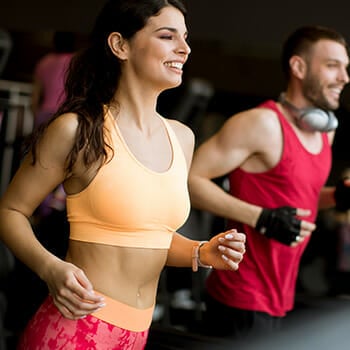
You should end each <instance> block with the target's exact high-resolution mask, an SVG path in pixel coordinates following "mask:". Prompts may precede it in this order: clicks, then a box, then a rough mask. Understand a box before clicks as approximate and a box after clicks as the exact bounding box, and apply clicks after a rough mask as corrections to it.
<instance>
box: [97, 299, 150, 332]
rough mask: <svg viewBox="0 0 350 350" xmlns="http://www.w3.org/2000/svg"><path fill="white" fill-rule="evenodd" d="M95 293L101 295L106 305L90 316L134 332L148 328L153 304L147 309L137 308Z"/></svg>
mask: <svg viewBox="0 0 350 350" xmlns="http://www.w3.org/2000/svg"><path fill="white" fill-rule="evenodd" d="M96 294H98V295H101V296H103V298H104V302H105V304H106V306H104V307H103V308H101V309H100V310H98V311H96V312H94V313H92V314H91V315H92V316H94V317H96V318H98V319H100V320H102V321H105V322H108V323H110V324H113V325H114V326H117V327H120V328H124V329H127V330H130V331H134V332H142V331H145V330H147V329H149V327H150V325H151V322H152V316H153V310H154V305H153V306H152V307H150V308H148V309H137V308H135V307H132V306H129V305H126V304H123V303H121V302H120V301H117V300H115V299H112V298H109V297H107V296H106V295H104V294H102V293H99V292H96Z"/></svg>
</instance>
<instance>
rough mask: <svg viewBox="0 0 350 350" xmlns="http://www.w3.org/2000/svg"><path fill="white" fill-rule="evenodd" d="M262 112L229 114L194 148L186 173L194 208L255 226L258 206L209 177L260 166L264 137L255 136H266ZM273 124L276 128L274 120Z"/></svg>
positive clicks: (213, 177) (252, 111)
mask: <svg viewBox="0 0 350 350" xmlns="http://www.w3.org/2000/svg"><path fill="white" fill-rule="evenodd" d="M264 111H266V110H262V109H252V110H249V111H245V112H242V113H239V114H237V115H235V116H232V117H231V118H229V119H228V120H227V121H226V123H225V124H224V125H223V126H222V128H221V129H220V130H219V131H218V132H217V133H216V134H215V135H214V136H212V137H211V138H210V139H209V140H207V141H206V142H204V143H203V144H202V145H201V146H199V147H198V149H197V150H196V152H195V154H194V158H193V162H192V167H191V170H190V174H189V189H190V195H191V202H192V205H193V206H194V207H195V208H197V209H200V210H206V211H209V212H211V213H213V214H215V215H217V216H220V217H224V218H227V219H232V220H238V221H240V222H243V223H245V224H248V225H250V226H253V227H255V224H256V221H257V219H258V217H259V214H260V212H261V208H260V207H258V206H255V205H252V204H249V203H247V202H244V201H242V200H240V199H238V198H236V197H233V196H232V195H230V194H228V193H226V192H225V191H224V190H223V189H222V188H221V187H220V186H218V185H217V184H215V182H213V181H212V180H213V179H215V178H218V177H221V176H224V175H226V174H228V173H229V172H231V171H233V170H234V169H236V168H238V167H240V166H242V165H244V164H246V165H249V166H250V167H253V168H257V167H262V166H264V165H263V164H264V163H265V162H264V159H263V156H262V155H263V153H264V149H265V147H266V146H265V145H266V139H264V140H262V137H257V135H262V134H264V137H265V135H267V134H266V133H265V131H266V130H264V129H265V128H266V126H265V125H263V122H262V116H261V114H262V113H266V112H264ZM268 113H269V114H271V113H270V111H268ZM263 117H265V116H263ZM272 118H273V119H276V118H275V117H274V116H272ZM267 119H268V118H267ZM276 126H277V127H279V126H278V123H277V119H276ZM261 129H262V130H261ZM270 158H271V157H270Z"/></svg>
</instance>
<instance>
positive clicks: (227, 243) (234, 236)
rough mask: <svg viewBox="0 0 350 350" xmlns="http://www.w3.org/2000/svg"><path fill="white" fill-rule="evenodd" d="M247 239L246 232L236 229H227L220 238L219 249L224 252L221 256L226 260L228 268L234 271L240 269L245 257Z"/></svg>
mask: <svg viewBox="0 0 350 350" xmlns="http://www.w3.org/2000/svg"><path fill="white" fill-rule="evenodd" d="M245 240H246V236H245V234H243V233H239V232H237V231H236V230H229V231H226V232H225V233H224V235H223V236H222V237H219V239H218V241H219V243H220V245H219V246H218V250H219V251H220V252H221V253H222V254H221V258H222V259H223V260H224V262H225V264H226V265H228V268H229V269H231V270H233V271H236V270H237V269H238V267H239V263H240V262H241V261H242V259H243V255H244V253H245Z"/></svg>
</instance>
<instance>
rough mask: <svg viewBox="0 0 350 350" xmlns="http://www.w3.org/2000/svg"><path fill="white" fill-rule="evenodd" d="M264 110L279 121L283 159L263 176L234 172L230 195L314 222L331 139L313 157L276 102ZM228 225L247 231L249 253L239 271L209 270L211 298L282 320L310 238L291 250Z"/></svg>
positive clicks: (328, 165) (268, 103)
mask: <svg viewBox="0 0 350 350" xmlns="http://www.w3.org/2000/svg"><path fill="white" fill-rule="evenodd" d="M260 107H263V108H270V109H272V110H273V111H275V112H276V114H277V116H278V119H279V121H280V124H281V128H282V133H283V139H284V146H283V153H282V157H281V160H280V162H279V163H278V164H277V165H276V166H275V167H274V168H273V169H270V170H268V171H266V172H264V173H258V174H256V173H254V174H252V173H248V172H245V171H243V170H242V169H236V170H235V171H233V172H232V173H231V174H230V175H229V180H230V193H231V194H232V195H233V196H235V197H238V198H240V199H242V200H244V201H247V202H249V203H252V204H256V205H259V206H261V207H265V208H276V207H280V206H285V205H289V206H293V207H298V208H309V209H311V211H312V215H311V216H310V218H308V220H310V221H313V222H314V221H315V218H316V215H317V206H318V199H319V192H320V190H321V188H322V187H323V186H324V184H325V182H326V180H327V178H328V176H329V172H330V168H331V148H330V145H329V142H328V136H327V134H326V133H324V134H322V140H323V147H322V150H321V152H320V153H319V154H312V153H310V152H308V151H307V150H306V149H305V148H304V147H303V145H302V144H301V142H300V141H299V139H298V137H297V135H296V134H295V132H294V130H293V129H292V127H291V125H290V124H289V123H288V122H287V120H286V119H285V118H284V116H283V115H282V114H281V112H280V111H279V110H278V108H277V106H276V104H275V102H274V101H266V102H265V103H263V104H262V105H260ZM266 142H268V137H267V138H266ZM229 226H230V227H234V228H237V229H238V230H239V231H240V232H245V233H246V236H247V242H246V253H245V255H244V258H243V261H242V262H241V263H240V268H239V270H238V271H236V272H232V271H217V270H213V271H212V272H211V274H210V275H209V276H208V279H207V282H206V283H207V290H208V292H209V294H210V295H212V297H214V298H215V299H217V300H218V301H220V302H221V303H224V304H226V305H229V306H231V307H235V308H240V309H244V310H253V311H262V312H266V313H268V314H270V315H272V316H284V315H285V314H286V312H287V311H289V310H291V309H292V308H293V305H294V297H295V284H296V279H297V274H298V269H299V263H300V259H301V255H302V253H303V252H304V250H305V248H306V245H307V243H308V240H305V241H304V243H303V244H300V245H298V246H297V247H293V248H292V247H288V246H286V245H283V244H281V243H279V242H277V241H275V240H272V239H268V238H266V237H264V236H263V235H261V234H260V233H258V232H256V231H255V230H254V229H253V228H251V227H250V226H248V225H244V224H241V223H237V222H230V223H229Z"/></svg>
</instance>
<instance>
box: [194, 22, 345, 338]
mask: <svg viewBox="0 0 350 350" xmlns="http://www.w3.org/2000/svg"><path fill="white" fill-rule="evenodd" d="M282 64H283V69H284V71H285V74H286V78H287V86H286V91H285V92H284V93H283V94H281V96H280V99H279V101H278V102H275V101H272V100H271V101H266V102H265V103H263V104H262V105H260V106H258V107H256V108H253V109H250V110H247V111H244V112H241V113H239V114H237V115H234V116H232V117H231V118H229V119H228V120H227V121H226V122H225V124H224V125H223V126H222V128H221V129H220V130H219V131H218V132H217V133H216V134H215V135H214V136H213V137H211V138H210V139H209V140H207V141H206V142H205V143H203V144H202V145H201V146H200V147H199V148H198V149H197V151H196V153H195V156H194V160H193V164H192V169H191V172H190V177H189V186H190V193H191V200H192V204H193V206H194V207H196V208H198V209H201V210H206V211H210V212H212V213H213V214H215V215H217V216H220V217H223V218H226V219H228V225H229V226H230V227H235V228H237V229H238V230H239V231H240V232H245V233H246V235H247V242H246V253H245V256H244V259H243V261H242V262H241V264H240V269H239V270H238V271H237V272H228V271H216V270H213V271H212V272H211V273H210V274H209V276H208V279H207V282H206V289H207V300H206V302H207V321H208V325H209V327H208V329H206V332H207V333H206V334H209V333H208V332H211V334H212V335H216V336H221V335H233V336H238V335H242V334H246V332H248V331H260V332H261V331H262V332H266V331H268V330H274V329H276V328H279V327H280V323H281V319H282V317H284V316H285V315H286V313H287V312H288V311H290V310H291V309H292V308H293V303H294V296H295V285H296V278H297V273H298V268H299V263H300V259H301V255H302V253H303V251H304V250H305V248H306V245H307V243H308V242H309V239H310V234H311V233H312V231H314V229H315V228H316V226H315V224H314V221H315V218H316V215H317V209H318V207H320V208H327V207H331V206H334V205H335V204H336V203H335V197H336V198H337V200H338V203H337V204H338V205H339V206H349V207H350V193H349V192H350V191H349V189H350V187H349V188H348V187H347V186H346V185H349V186H350V183H349V181H346V180H344V181H342V182H341V183H340V184H339V186H338V188H337V190H336V196H334V194H335V188H334V187H324V185H325V183H326V180H327V178H328V176H329V172H330V168H331V147H330V145H331V144H332V141H333V137H334V130H335V128H336V127H337V119H336V117H335V116H334V114H333V112H332V111H333V110H336V109H337V108H338V107H339V97H340V94H341V91H342V90H343V88H344V86H345V84H347V83H348V81H349V77H348V74H347V66H348V64H349V57H348V53H347V45H346V42H345V39H344V38H343V37H342V36H341V35H340V34H339V33H337V32H335V31H334V30H332V29H330V28H324V27H319V26H307V27H302V28H299V29H297V30H296V31H295V32H294V33H292V34H291V36H290V37H289V38H288V39H287V41H286V42H285V45H284V48H283V54H282ZM224 175H228V177H229V183H230V190H229V193H227V192H225V191H224V190H223V189H221V188H220V187H219V186H217V185H216V184H215V183H214V182H213V181H212V180H213V179H215V178H218V177H221V176H224Z"/></svg>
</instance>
